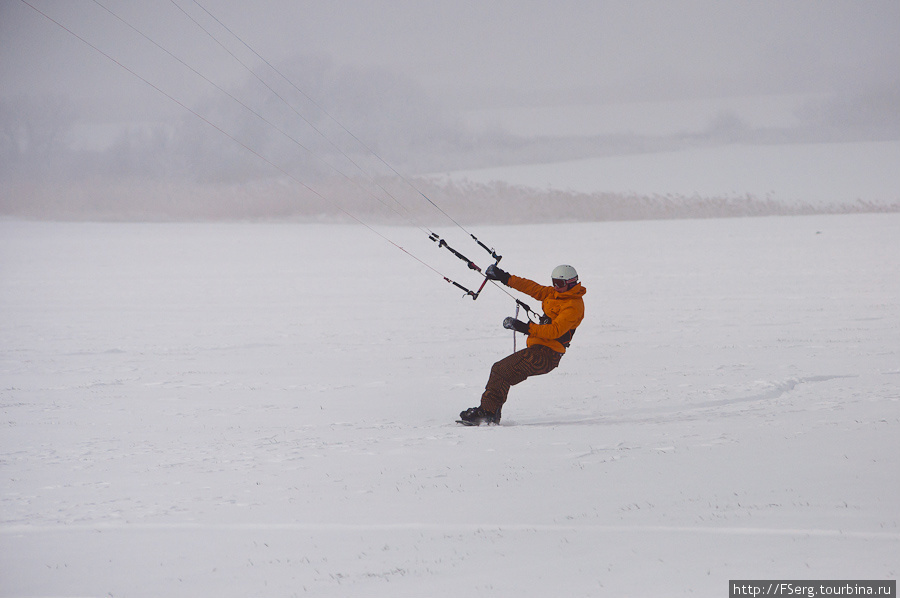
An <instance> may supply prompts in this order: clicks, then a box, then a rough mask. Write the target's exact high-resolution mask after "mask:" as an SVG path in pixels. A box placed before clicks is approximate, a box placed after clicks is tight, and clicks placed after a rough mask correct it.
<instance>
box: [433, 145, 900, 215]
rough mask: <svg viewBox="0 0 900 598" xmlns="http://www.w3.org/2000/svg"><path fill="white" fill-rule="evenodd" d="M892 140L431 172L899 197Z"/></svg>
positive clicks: (563, 184) (788, 197)
mask: <svg viewBox="0 0 900 598" xmlns="http://www.w3.org/2000/svg"><path fill="white" fill-rule="evenodd" d="M897 164H900V142H898V141H867V142H859V143H809V144H801V143H794V144H783V145H752V144H749V145H745V144H731V145H724V146H721V147H719V146H716V147H701V148H694V149H681V150H678V151H670V152H654V153H646V154H632V155H620V156H607V157H600V158H586V159H583V160H571V161H566V162H560V163H552V164H523V165H518V166H504V167H498V168H483V169H477V170H466V171H458V172H452V173H448V174H446V175H438V176H435V178H436V179H437V180H453V181H465V180H468V181H472V182H475V183H491V182H494V181H503V182H505V183H508V184H513V185H522V186H525V187H533V188H536V189H557V190H563V191H575V192H579V193H596V192H603V193H626V194H638V195H647V196H653V195H661V196H666V195H680V196H684V197H692V196H695V195H696V196H700V197H727V198H735V197H744V196H746V195H751V196H753V197H756V198H758V199H771V200H774V201H778V202H782V203H798V202H801V203H805V204H809V205H812V206H817V207H821V206H827V205H852V204H854V203H856V202H857V201H858V200H862V201H865V202H874V203H876V204H881V205H890V204H894V205H896V204H897V203H900V169H898V168H897Z"/></svg>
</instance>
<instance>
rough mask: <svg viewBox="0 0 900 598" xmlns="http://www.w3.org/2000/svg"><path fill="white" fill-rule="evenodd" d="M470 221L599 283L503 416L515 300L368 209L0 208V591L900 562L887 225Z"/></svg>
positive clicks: (388, 591)
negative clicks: (556, 354)
mask: <svg viewBox="0 0 900 598" xmlns="http://www.w3.org/2000/svg"><path fill="white" fill-rule="evenodd" d="M383 232H384V234H385V235H387V236H388V237H390V238H391V239H392V240H395V241H396V242H398V243H399V244H401V245H403V246H404V247H405V248H407V250H409V251H410V252H412V253H414V254H415V255H417V256H419V257H421V258H422V259H424V260H425V261H427V262H428V263H429V264H431V265H433V266H434V267H435V268H437V269H438V270H440V271H441V272H442V273H443V274H446V275H447V276H450V277H452V278H455V279H457V280H460V282H462V283H463V284H467V285H477V284H478V280H477V278H475V277H474V275H473V274H471V273H469V271H467V270H466V269H465V266H464V265H463V264H461V263H460V262H459V261H458V260H456V259H455V258H453V257H452V256H450V255H449V254H448V253H446V252H441V251H439V250H438V249H437V248H436V246H435V245H434V244H433V243H431V242H429V241H428V240H427V239H425V238H424V235H423V234H422V233H421V232H420V231H418V230H415V229H404V228H389V229H384V231H383ZM440 232H442V234H443V233H446V237H447V239H448V240H449V241H451V244H453V243H454V242H456V243H457V244H458V245H459V249H461V250H463V253H466V254H467V255H470V257H472V258H473V259H475V260H476V261H478V262H486V261H487V260H486V259H483V258H486V254H484V253H483V252H481V250H480V249H479V248H477V247H476V246H474V245H471V244H470V245H466V239H465V236H464V235H461V233H459V231H458V230H447V231H440ZM474 232H477V234H478V235H479V237H480V238H482V239H483V240H485V241H486V242H487V243H489V244H491V245H493V246H495V247H496V248H497V250H498V251H499V252H500V253H503V254H504V256H505V257H504V259H503V262H502V265H503V266H505V267H506V269H508V270H510V271H511V272H514V273H516V274H521V275H523V276H527V277H530V278H534V279H537V280H539V281H545V280H546V278H547V276H548V274H549V272H550V270H551V269H552V268H553V266H555V265H557V264H558V263H572V264H573V265H575V266H576V268H578V270H579V272H580V274H581V277H582V281H583V283H584V285H585V286H586V287H587V289H588V294H587V296H586V309H587V317H586V319H585V322H584V324H583V325H582V326H581V328H579V331H578V334H577V335H576V336H575V339H574V342H573V345H572V348H571V350H570V353H569V354H568V355H567V356H566V357H565V358H564V359H563V362H562V365H561V366H560V368H559V369H558V370H557V371H555V372H553V373H552V374H550V375H548V376H544V377H540V378H536V379H533V380H529V381H527V382H526V383H524V384H523V385H521V386H518V387H514V388H513V390H512V393H511V398H510V402H509V403H508V404H507V406H506V408H505V409H504V421H503V425H501V426H499V427H488V428H462V427H458V426H457V425H456V424H454V423H453V420H454V419H455V417H456V415H457V414H458V413H459V411H460V410H462V409H464V408H466V407H471V406H473V405H476V404H477V403H478V398H479V396H480V393H481V390H482V388H483V385H484V382H485V381H486V378H487V374H488V370H489V368H490V365H491V363H492V362H493V361H495V360H496V359H498V358H500V357H502V356H504V355H506V354H507V353H508V352H509V351H510V350H511V349H512V338H511V336H510V333H509V331H506V330H503V329H502V328H501V327H500V321H501V320H502V319H503V317H504V316H506V315H511V314H512V312H513V309H514V304H513V302H512V300H511V299H510V298H509V297H508V296H507V295H505V294H504V293H503V292H501V290H499V289H498V288H494V287H493V286H490V285H489V286H488V287H487V288H486V289H485V291H484V293H483V295H482V297H481V298H479V299H478V301H477V302H474V303H473V302H472V301H471V300H469V299H463V298H460V293H459V292H458V291H457V290H456V289H455V288H454V287H452V286H450V285H447V284H446V283H444V282H443V281H442V280H441V279H440V278H439V277H438V276H436V275H435V274H434V273H433V272H431V271H430V270H428V269H427V268H425V267H423V266H421V265H420V264H419V263H417V262H416V261H414V260H411V259H409V258H408V257H407V256H406V255H404V254H403V253H402V252H400V251H398V250H397V249H396V248H395V247H393V246H392V245H390V244H389V243H386V242H384V241H383V240H382V239H379V238H378V237H377V236H376V235H373V234H371V233H370V232H369V231H367V230H366V229H365V228H363V227H360V226H339V225H334V226H324V225H322V226H319V225H300V224H83V223H30V222H17V221H3V222H0V403H2V426H3V432H2V434H0V455H2V457H0V459H2V461H0V473H2V477H0V479H2V486H0V596H3V597H13V596H29V597H35V596H132V597H134V596H138V597H142V596H146V597H160V596H166V597H180V596H184V597H196V596H217V597H231V596H235V597H237V596H266V597H280V596H301V595H310V596H335V597H337V596H429V597H442V596H447V597H453V598H458V597H460V596H501V597H507V596H508V597H516V598H521V597H523V596H534V597H545V596H566V597H576V596H688V595H692V596H710V597H714V596H727V595H728V584H727V582H728V580H729V579H760V578H782V579H865V578H872V579H896V578H897V577H898V574H900V501H898V498H897V497H898V493H900V474H898V472H900V215H898V214H882V215H852V216H815V217H794V218H757V219H735V220H684V221H644V222H616V223H592V224H577V225H571V224H569V225H545V226H518V227H500V226H498V227H481V228H478V229H477V230H476V231H474ZM479 252H481V253H479ZM526 302H528V301H527V300H526ZM531 304H532V306H533V307H536V305H535V304H536V302H533V301H532V302H531ZM521 346H522V340H521V338H520V340H519V347H521Z"/></svg>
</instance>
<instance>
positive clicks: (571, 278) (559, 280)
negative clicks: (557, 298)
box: [550, 264, 578, 290]
mask: <svg viewBox="0 0 900 598" xmlns="http://www.w3.org/2000/svg"><path fill="white" fill-rule="evenodd" d="M550 278H552V279H553V286H554V287H556V288H557V289H562V288H564V289H565V290H569V289H571V288H572V287H574V286H575V285H576V284H578V272H576V271H575V268H573V267H572V266H569V265H566V264H563V265H561V266H557V267H555V268H553V272H552V273H551V274H550Z"/></svg>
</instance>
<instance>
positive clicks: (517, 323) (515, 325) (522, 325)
mask: <svg viewBox="0 0 900 598" xmlns="http://www.w3.org/2000/svg"><path fill="white" fill-rule="evenodd" d="M503 327H504V328H506V329H507V330H515V331H516V332H521V333H522V334H528V322H523V321H522V320H517V319H515V318H513V317H509V318H506V319H504V320H503Z"/></svg>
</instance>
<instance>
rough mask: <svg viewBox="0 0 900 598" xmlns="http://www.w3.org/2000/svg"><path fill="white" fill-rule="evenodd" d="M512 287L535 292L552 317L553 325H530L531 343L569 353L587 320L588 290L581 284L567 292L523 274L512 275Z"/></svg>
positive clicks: (545, 311)
mask: <svg viewBox="0 0 900 598" xmlns="http://www.w3.org/2000/svg"><path fill="white" fill-rule="evenodd" d="M509 286H510V287H512V288H514V289H516V290H517V291H521V292H523V293H525V294H526V295H531V296H532V297H534V298H535V299H539V300H540V301H541V307H542V308H543V310H544V314H545V315H546V316H548V317H549V318H550V323H549V324H535V323H534V322H531V323H530V324H529V325H528V340H527V342H526V345H527V346H529V347H530V346H532V345H546V346H547V347H550V348H551V349H553V350H554V351H556V352H557V353H565V352H566V347H568V346H569V341H571V340H572V335H573V334H575V329H576V328H577V327H578V325H579V324H581V320H583V319H584V299H582V297H583V296H584V294H585V293H586V292H587V291H586V289H585V288H584V287H583V286H581V285H580V284H577V285H575V286H574V287H572V288H571V289H569V290H568V291H565V292H564V293H559V292H557V291H556V289H554V288H553V287H545V286H541V285H539V284H538V283H536V282H534V281H533V280H528V279H527V278H521V277H519V276H510V277H509Z"/></svg>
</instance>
